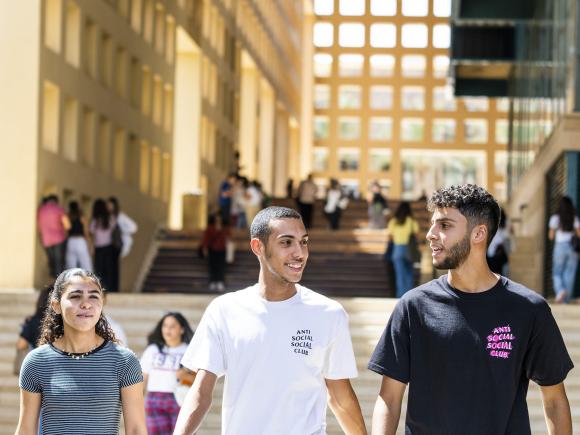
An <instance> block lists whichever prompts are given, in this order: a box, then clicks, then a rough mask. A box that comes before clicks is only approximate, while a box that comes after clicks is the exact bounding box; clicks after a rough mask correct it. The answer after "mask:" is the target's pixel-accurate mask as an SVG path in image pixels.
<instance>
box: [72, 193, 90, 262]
mask: <svg viewBox="0 0 580 435" xmlns="http://www.w3.org/2000/svg"><path fill="white" fill-rule="evenodd" d="M68 218H69V220H70V230H69V231H68V242H67V244H66V268H67V269H72V268H74V267H80V268H82V269H84V270H88V271H89V272H92V271H93V261H92V259H91V251H92V250H93V248H92V246H91V245H90V243H91V239H90V236H89V224H88V222H87V220H86V219H85V217H84V216H83V213H82V210H81V208H80V206H79V203H78V202H77V201H71V202H70V203H69V204H68Z"/></svg>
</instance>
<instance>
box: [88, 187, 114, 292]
mask: <svg viewBox="0 0 580 435" xmlns="http://www.w3.org/2000/svg"><path fill="white" fill-rule="evenodd" d="M116 225H117V219H116V218H115V216H113V215H112V214H111V213H109V209H108V208H107V203H106V202H105V201H104V200H103V199H101V198H99V199H96V200H95V202H94V204H93V215H92V219H91V223H90V225H89V231H90V233H91V234H92V236H93V244H94V246H95V273H96V275H97V276H98V277H99V278H100V279H101V280H102V282H103V286H104V287H105V289H106V290H107V291H109V292H116V291H119V248H118V247H117V246H115V245H114V244H113V232H114V231H115V226H116Z"/></svg>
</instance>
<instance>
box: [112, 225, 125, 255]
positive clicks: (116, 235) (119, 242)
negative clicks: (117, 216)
mask: <svg viewBox="0 0 580 435" xmlns="http://www.w3.org/2000/svg"><path fill="white" fill-rule="evenodd" d="M122 236H123V235H122V233H121V228H120V227H119V225H118V224H115V227H114V228H113V232H112V233H111V244H112V245H113V248H115V250H117V251H120V250H121V248H122V247H123V237H122Z"/></svg>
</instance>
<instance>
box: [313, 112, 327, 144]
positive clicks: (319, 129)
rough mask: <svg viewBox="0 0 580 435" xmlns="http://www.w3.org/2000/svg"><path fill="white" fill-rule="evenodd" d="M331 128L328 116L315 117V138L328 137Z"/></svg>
mask: <svg viewBox="0 0 580 435" xmlns="http://www.w3.org/2000/svg"><path fill="white" fill-rule="evenodd" d="M329 129H330V120H329V118H328V116H315V117H314V139H326V138H328V133H329Z"/></svg>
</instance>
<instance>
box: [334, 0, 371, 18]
mask: <svg viewBox="0 0 580 435" xmlns="http://www.w3.org/2000/svg"><path fill="white" fill-rule="evenodd" d="M338 10H339V13H340V15H346V16H361V15H364V14H365V0H339V6H338Z"/></svg>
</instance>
